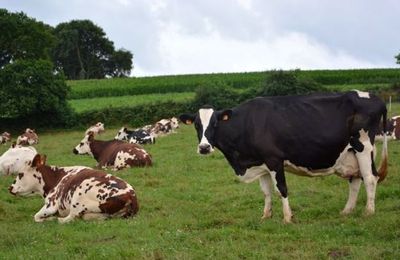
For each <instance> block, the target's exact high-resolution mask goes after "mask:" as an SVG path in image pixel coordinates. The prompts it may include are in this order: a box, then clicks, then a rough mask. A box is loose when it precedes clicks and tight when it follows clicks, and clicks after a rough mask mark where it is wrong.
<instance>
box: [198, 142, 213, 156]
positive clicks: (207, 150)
mask: <svg viewBox="0 0 400 260" xmlns="http://www.w3.org/2000/svg"><path fill="white" fill-rule="evenodd" d="M210 151H211V145H210V144H199V152H200V153H201V154H208V153H210Z"/></svg>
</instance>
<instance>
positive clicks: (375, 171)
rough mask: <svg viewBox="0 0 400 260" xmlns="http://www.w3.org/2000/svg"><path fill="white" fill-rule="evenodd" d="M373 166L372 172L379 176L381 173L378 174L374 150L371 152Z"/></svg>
mask: <svg viewBox="0 0 400 260" xmlns="http://www.w3.org/2000/svg"><path fill="white" fill-rule="evenodd" d="M371 168H372V174H373V175H374V176H378V175H379V174H378V171H377V170H376V167H375V162H374V153H373V152H371Z"/></svg>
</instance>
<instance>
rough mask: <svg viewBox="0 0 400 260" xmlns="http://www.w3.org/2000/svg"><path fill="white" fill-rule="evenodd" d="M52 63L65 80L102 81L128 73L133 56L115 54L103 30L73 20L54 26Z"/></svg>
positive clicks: (128, 53) (86, 21) (125, 53)
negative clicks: (96, 79) (97, 79)
mask: <svg viewBox="0 0 400 260" xmlns="http://www.w3.org/2000/svg"><path fill="white" fill-rule="evenodd" d="M54 34H55V36H56V38H57V43H56V46H55V48H54V51H53V61H54V63H55V64H56V66H57V67H58V68H59V69H61V70H63V71H64V73H65V75H66V76H67V78H68V79H91V78H104V77H106V76H110V77H113V76H121V75H126V74H127V73H130V70H131V67H132V61H131V59H132V54H131V53H130V52H129V51H125V50H118V51H115V49H114V43H113V42H112V41H110V40H109V39H108V38H107V37H106V34H105V33H104V31H103V29H102V28H100V27H99V26H97V25H95V24H94V23H93V22H91V21H90V20H72V21H70V22H67V23H61V24H59V25H57V26H56V28H55V30H54Z"/></svg>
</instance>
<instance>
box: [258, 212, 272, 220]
mask: <svg viewBox="0 0 400 260" xmlns="http://www.w3.org/2000/svg"><path fill="white" fill-rule="evenodd" d="M269 218H272V211H268V212H264V214H263V215H262V217H261V220H266V219H269Z"/></svg>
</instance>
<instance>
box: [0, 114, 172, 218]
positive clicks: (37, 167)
mask: <svg viewBox="0 0 400 260" xmlns="http://www.w3.org/2000/svg"><path fill="white" fill-rule="evenodd" d="M178 127H179V124H178V120H177V119H176V118H171V119H163V120H160V121H159V122H157V123H156V124H154V125H149V126H145V129H135V130H128V129H127V128H126V127H123V128H122V129H121V130H120V131H119V132H118V133H117V135H116V136H115V139H114V140H110V141H101V140H95V139H94V137H95V135H98V134H100V133H102V132H103V131H104V124H103V123H101V122H98V123H97V124H96V125H93V126H91V127H89V128H88V129H87V130H86V132H85V136H84V138H83V140H82V141H81V142H80V143H79V144H78V145H77V146H76V147H75V148H74V149H73V152H74V153H75V154H89V155H92V156H93V157H94V159H96V161H97V162H98V164H97V167H96V168H97V169H92V168H89V167H86V166H72V167H57V166H49V165H47V164H46V156H45V155H42V154H39V153H38V152H37V151H36V149H35V148H34V147H33V146H32V145H34V144H37V143H38V142H39V138H38V136H37V134H36V133H35V131H34V130H32V129H29V128H27V129H26V131H25V133H23V134H22V135H21V136H19V137H18V138H17V142H16V143H13V144H12V146H11V148H9V149H8V150H7V151H6V152H5V153H4V154H3V155H2V156H1V157H0V174H5V175H9V174H15V175H17V177H16V179H15V181H14V183H13V184H12V185H11V186H10V187H9V191H10V193H11V194H13V195H20V196H29V195H32V194H39V195H40V196H42V197H43V198H44V200H45V203H44V206H43V207H42V208H41V209H40V210H39V211H38V212H37V213H36V214H35V216H34V219H35V221H36V222H42V221H44V220H49V219H53V218H55V217H58V220H59V222H60V223H66V222H69V221H71V220H73V219H74V218H76V217H79V218H82V219H103V218H108V217H114V216H120V217H129V216H133V215H135V214H136V213H137V212H138V210H139V205H138V201H137V197H136V193H135V190H134V189H133V187H132V186H131V185H129V184H128V183H127V182H125V181H123V180H122V179H120V178H118V177H115V176H113V175H111V174H107V173H106V172H104V171H102V170H101V169H104V168H111V169H112V170H121V169H123V168H128V167H144V166H151V165H152V158H151V155H150V154H149V153H148V152H146V151H145V150H144V148H143V147H142V146H141V145H140V144H147V143H154V142H155V139H156V138H157V137H160V136H163V135H167V134H170V133H173V132H174V131H175V129H177V128H178ZM10 140H11V135H10V134H9V133H7V132H5V133H3V134H2V136H1V143H3V144H5V143H7V142H9V141H10ZM149 140H151V141H150V142H149Z"/></svg>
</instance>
